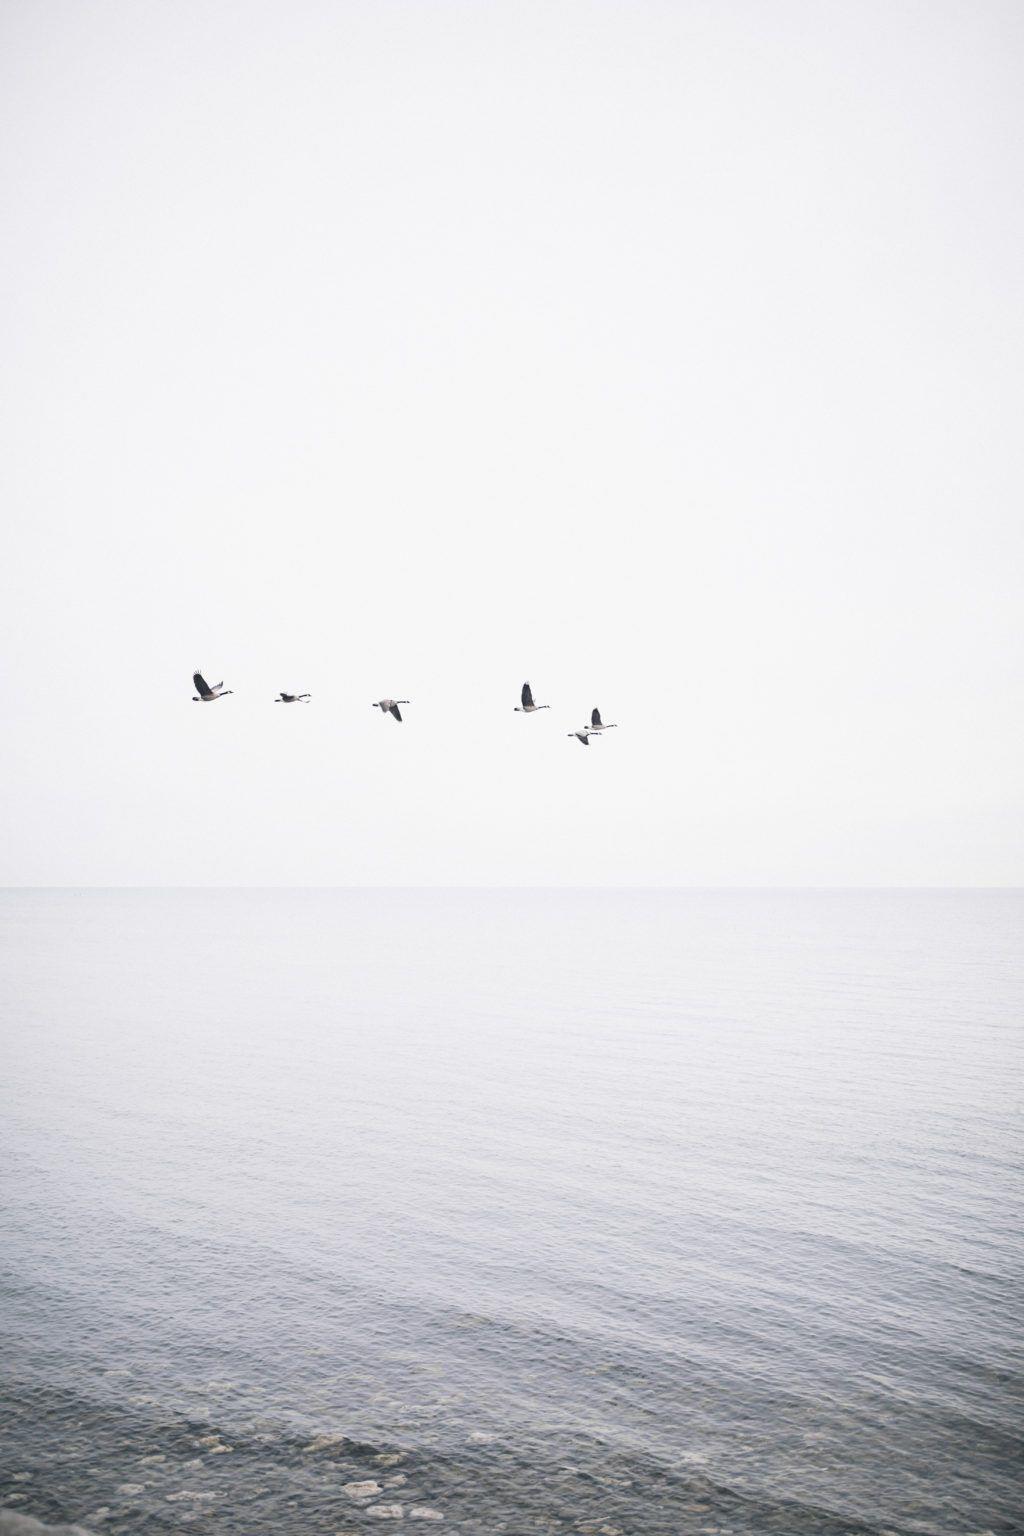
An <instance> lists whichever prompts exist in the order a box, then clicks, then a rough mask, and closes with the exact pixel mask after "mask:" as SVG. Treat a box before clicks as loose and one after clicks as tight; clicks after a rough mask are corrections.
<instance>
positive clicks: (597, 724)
mask: <svg viewBox="0 0 1024 1536" xmlns="http://www.w3.org/2000/svg"><path fill="white" fill-rule="evenodd" d="M590 723H591V725H592V726H593V727H594V728H595V730H598V731H599V730H600V729H601V711H600V710H599V709H594V710H591V712H590Z"/></svg>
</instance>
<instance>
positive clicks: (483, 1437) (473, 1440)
mask: <svg viewBox="0 0 1024 1536" xmlns="http://www.w3.org/2000/svg"><path fill="white" fill-rule="evenodd" d="M496 1439H497V1436H496V1435H492V1434H491V1432H490V1430H488V1429H474V1430H473V1432H472V1434H471V1435H470V1437H469V1443H470V1445H490V1443H491V1441H492V1440H496Z"/></svg>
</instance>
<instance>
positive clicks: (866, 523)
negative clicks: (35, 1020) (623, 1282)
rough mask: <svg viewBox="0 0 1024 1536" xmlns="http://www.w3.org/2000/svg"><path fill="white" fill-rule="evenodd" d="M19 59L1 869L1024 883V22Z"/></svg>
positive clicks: (338, 25) (284, 36)
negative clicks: (396, 712)
mask: <svg viewBox="0 0 1024 1536" xmlns="http://www.w3.org/2000/svg"><path fill="white" fill-rule="evenodd" d="M2 27H3V32H2V67H0V68H2V74H0V120H2V161H0V178H2V186H0V193H2V207H3V210H4V213H3V222H4V234H3V238H2V246H0V304H2V308H3V326H2V338H0V387H2V400H0V408H2V420H3V433H4V444H3V456H2V469H3V489H2V498H3V499H2V505H3V512H4V522H5V527H6V532H5V536H4V543H3V560H2V566H0V598H2V605H3V606H2V615H0V624H2V630H3V662H2V677H0V714H2V723H3V737H4V745H3V761H2V785H0V789H2V808H0V830H2V838H3V842H2V870H0V879H2V880H3V882H4V883H9V884H19V883H27V884H73V885H78V884H83V885H84V884H121V883H126V884H135V883H140V884H165V883H167V884H204V883H213V884H277V883H281V884H361V883H379V884H391V883H400V884H420V883H424V884H432V883H474V884H476V883H479V884H503V883H515V884H521V883H525V884H534V883H537V884H546V883H557V884H619V883H628V884H634V883H637V884H697V885H706V884H748V883H750V884H792V883H797V884H847V883H850V884H863V883H867V884H874V883H878V884H889V883H895V884H994V883H1022V882H1024V834H1022V816H1021V811H1022V803H1021V802H1022V786H1024V762H1022V758H1024V752H1022V746H1024V728H1022V709H1021V703H1022V699H1021V682H1022V672H1024V665H1022V662H1024V654H1022V641H1021V622H1020V621H1021V607H1022V604H1021V597H1022V580H1021V578H1022V542H1024V537H1022V535H1024V512H1022V506H1024V498H1022V490H1024V465H1022V459H1024V454H1022V432H1021V419H1022V407H1024V390H1022V356H1024V348H1022V342H1024V334H1022V333H1024V326H1022V314H1024V240H1022V235H1024V212H1022V208H1024V203H1022V197H1021V188H1022V186H1024V154H1022V125H1024V71H1022V62H1024V9H1022V8H1021V7H1020V5H1019V4H1016V3H1006V4H999V3H995V0H989V3H986V0H964V3H951V0H939V3H936V0H919V3H911V0H907V3H899V0H895V3H894V0H879V3H870V0H846V3H843V4H834V3H833V4H830V3H828V0H824V3H823V0H807V3H799V0H793V3H788V0H782V3H779V0H771V3H765V0H751V3H749V4H743V3H729V0H724V3H723V0H708V3H700V4H698V3H687V0H678V3H674V4H670V3H642V0H619V3H614V4H613V3H601V0H591V3H576V0H567V3H558V0H538V3H536V4H534V3H525V0H524V3H513V0H507V3H500V0H495V3H484V4H482V3H477V0H465V3H449V0H437V3H431V0H409V3H406V4H402V3H397V0H395V3H389V0H374V3H365V4H359V3H345V0H334V3H326V0H325V3H314V0H305V3H303V0H298V3H296V0H289V3H285V0H276V3H268V0H237V3H232V0H195V3H183V0H155V3H147V0H115V3H88V0H75V3H71V4H62V3H57V0H52V3H44V0H31V3H26V0H7V3H6V4H5V5H4V7H3V12H2ZM197 667H198V668H201V669H202V670H203V671H204V673H205V675H206V677H207V678H208V679H209V680H210V681H211V682H216V681H218V680H219V679H221V678H223V679H224V680H225V682H226V684H227V686H228V687H231V688H233V689H234V690H235V692H234V694H233V696H232V697H230V698H228V699H226V700H224V701H223V702H221V703H217V704H215V705H207V706H203V705H197V704H193V703H192V702H191V697H192V692H193V689H192V686H191V673H192V671H193V670H194V669H195V668H197ZM524 678H529V679H530V680H531V681H532V683H533V685H534V689H535V693H536V696H537V698H538V700H540V701H544V702H550V704H551V705H552V708H551V710H550V711H545V712H543V713H540V714H538V715H536V716H534V717H531V718H524V717H523V716H521V715H517V714H515V713H514V712H513V707H514V705H515V704H516V702H517V701H518V694H519V688H520V686H521V684H522V682H523V680H524ZM282 688H284V689H296V690H298V689H303V690H305V689H308V690H309V691H310V692H312V694H313V702H312V704H311V705H310V706H309V707H305V708H299V707H294V708H283V707H281V706H277V707H275V706H274V705H273V704H272V702H271V701H272V700H273V698H274V695H275V693H276V692H277V691H278V690H279V689H282ZM385 694H393V695H395V696H398V697H401V698H408V699H410V700H412V703H411V704H410V705H409V707H408V709H407V710H406V711H405V715H406V720H405V723H404V724H402V725H398V724H396V723H395V722H394V721H392V720H391V719H385V718H383V717H382V716H381V714H380V712H379V711H374V710H371V709H370V703H371V701H372V700H374V699H376V698H380V697H381V696H383V695H385ZM595 704H596V705H599V706H600V707H601V708H602V709H603V711H604V714H605V718H606V719H609V720H615V721H618V722H619V729H617V730H615V731H611V732H609V733H608V734H607V735H606V736H605V737H603V738H602V739H600V740H597V741H595V742H593V743H592V744H591V745H590V747H589V748H588V749H586V750H584V749H583V748H582V747H581V746H580V745H579V744H578V743H577V742H576V741H572V740H569V739H568V737H567V735H566V733H567V732H568V731H569V730H571V729H572V728H573V727H574V726H576V725H578V724H581V723H582V722H583V721H585V719H586V718H587V715H588V712H589V710H590V708H591V707H592V706H593V705H595Z"/></svg>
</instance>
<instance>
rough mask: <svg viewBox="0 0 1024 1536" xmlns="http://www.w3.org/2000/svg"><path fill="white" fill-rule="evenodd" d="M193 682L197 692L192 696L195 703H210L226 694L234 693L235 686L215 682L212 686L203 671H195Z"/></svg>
mask: <svg viewBox="0 0 1024 1536" xmlns="http://www.w3.org/2000/svg"><path fill="white" fill-rule="evenodd" d="M192 682H193V684H194V685H195V689H196V692H195V693H194V694H193V696H192V703H193V704H209V703H210V702H211V700H213V699H222V698H224V696H225V694H228V693H234V691H235V690H234V689H233V688H225V687H224V684H223V683H214V685H213V687H212V688H211V687H210V685H209V683H208V682H207V681H206V679H205V677H204V676H203V674H202V673H201V672H193V674H192Z"/></svg>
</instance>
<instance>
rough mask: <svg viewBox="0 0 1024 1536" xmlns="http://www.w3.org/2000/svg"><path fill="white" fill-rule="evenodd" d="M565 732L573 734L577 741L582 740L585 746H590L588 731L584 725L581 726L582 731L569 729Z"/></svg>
mask: <svg viewBox="0 0 1024 1536" xmlns="http://www.w3.org/2000/svg"><path fill="white" fill-rule="evenodd" d="M567 734H568V735H570V736H575V737H576V740H577V741H582V743H583V745H584V746H585V747H589V746H590V732H589V731H588V730H587V727H586V726H584V727H583V729H582V731H569V732H568V733H567Z"/></svg>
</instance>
